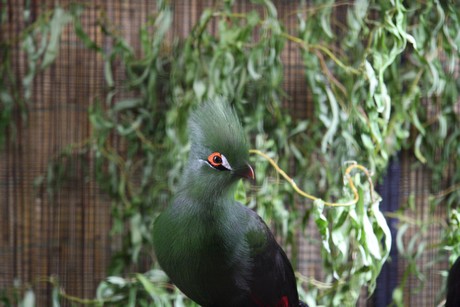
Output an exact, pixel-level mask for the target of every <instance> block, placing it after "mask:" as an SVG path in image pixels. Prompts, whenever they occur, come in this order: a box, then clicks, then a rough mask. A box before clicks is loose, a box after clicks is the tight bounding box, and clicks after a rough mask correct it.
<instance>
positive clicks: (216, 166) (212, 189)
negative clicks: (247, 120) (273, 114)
mask: <svg viewBox="0 0 460 307" xmlns="http://www.w3.org/2000/svg"><path fill="white" fill-rule="evenodd" d="M189 135H190V143H191V148H190V158H189V165H188V167H187V169H186V173H185V174H184V175H185V177H187V178H185V179H186V182H188V184H187V185H188V186H190V187H191V188H194V189H195V190H196V191H197V192H198V193H203V192H204V193H206V194H207V195H212V194H222V193H225V192H226V191H228V190H229V189H230V188H231V187H232V186H234V183H236V182H237V181H238V180H239V179H241V178H246V179H252V180H253V179H254V171H253V169H252V168H251V166H250V165H249V164H248V159H249V153H248V150H249V145H248V141H247V139H246V135H245V133H244V130H243V127H242V126H241V123H240V121H239V120H238V117H237V115H236V113H235V110H234V109H233V108H231V107H230V105H229V104H228V103H227V102H226V101H224V100H223V99H217V100H211V101H208V102H206V103H203V104H202V105H200V106H199V107H198V108H197V109H196V110H194V111H193V112H192V113H191V115H190V118H189Z"/></svg>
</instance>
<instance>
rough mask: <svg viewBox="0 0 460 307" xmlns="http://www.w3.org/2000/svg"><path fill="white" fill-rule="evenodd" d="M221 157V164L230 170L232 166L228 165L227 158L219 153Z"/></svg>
mask: <svg viewBox="0 0 460 307" xmlns="http://www.w3.org/2000/svg"><path fill="white" fill-rule="evenodd" d="M221 158H222V166H224V167H225V168H226V169H228V170H231V169H232V167H231V166H230V163H228V161H227V158H225V156H224V155H221Z"/></svg>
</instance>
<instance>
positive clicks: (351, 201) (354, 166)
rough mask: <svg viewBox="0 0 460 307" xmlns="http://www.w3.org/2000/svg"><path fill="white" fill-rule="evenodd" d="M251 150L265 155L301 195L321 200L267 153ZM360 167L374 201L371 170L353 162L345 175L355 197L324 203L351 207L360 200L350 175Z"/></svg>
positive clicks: (253, 152) (331, 205)
mask: <svg viewBox="0 0 460 307" xmlns="http://www.w3.org/2000/svg"><path fill="white" fill-rule="evenodd" d="M249 152H250V153H251V154H256V155H259V156H261V157H263V158H264V159H265V160H267V161H268V162H269V163H270V164H271V165H272V166H273V168H275V170H276V171H277V172H278V174H280V175H281V176H282V177H283V178H284V179H286V181H287V182H288V183H289V184H290V185H291V186H292V188H293V189H294V191H296V192H297V193H298V194H299V195H301V196H303V197H305V198H308V199H311V200H313V201H316V200H321V199H320V198H318V197H315V196H313V195H310V194H308V193H306V192H304V191H302V190H301V189H300V188H299V187H298V186H297V184H296V183H295V181H294V179H292V178H291V177H289V176H288V175H287V174H286V172H285V171H283V170H282V169H281V168H280V167H279V166H278V164H277V163H276V162H275V161H274V160H273V159H272V158H270V157H269V156H268V155H267V154H265V153H263V152H261V151H260V150H257V149H251V150H249ZM355 168H357V169H359V170H361V171H363V172H364V173H365V174H366V176H367V179H368V181H369V188H370V193H371V199H372V201H373V200H374V196H373V190H374V186H373V184H372V180H371V176H370V174H369V171H368V170H367V169H366V168H365V167H364V166H362V165H359V164H356V163H353V164H351V165H350V166H348V167H347V169H346V170H345V174H344V176H345V177H346V178H347V179H348V184H349V185H350V188H351V190H352V191H353V195H354V197H353V199H352V200H350V201H347V202H344V203H334V202H327V201H322V202H323V203H324V205H326V206H329V207H349V206H353V205H355V204H356V203H357V202H358V200H359V194H358V189H357V188H356V186H355V184H354V183H353V180H352V179H351V176H350V173H351V171H352V170H353V169H355Z"/></svg>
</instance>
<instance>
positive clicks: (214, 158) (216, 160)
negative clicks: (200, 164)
mask: <svg viewBox="0 0 460 307" xmlns="http://www.w3.org/2000/svg"><path fill="white" fill-rule="evenodd" d="M208 162H209V163H210V164H211V165H212V166H214V167H219V166H220V165H222V155H221V154H220V152H213V153H212V154H210V155H209V157H208Z"/></svg>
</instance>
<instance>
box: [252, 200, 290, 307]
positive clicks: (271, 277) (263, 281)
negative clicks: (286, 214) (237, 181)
mask: <svg viewBox="0 0 460 307" xmlns="http://www.w3.org/2000/svg"><path fill="white" fill-rule="evenodd" d="M247 210H248V211H250V212H249V215H250V222H249V224H248V229H247V232H246V239H247V242H248V244H249V248H250V251H251V258H252V263H253V266H252V274H251V280H250V289H251V299H252V300H253V302H254V303H255V304H254V305H256V306H261V307H262V306H264V307H265V306H277V307H282V306H283V307H284V306H285V307H288V306H298V305H299V298H298V293H297V286H296V281H295V275H294V271H293V269H292V266H291V263H290V262H289V259H288V258H287V256H286V254H285V252H284V251H283V249H282V248H281V247H280V246H279V244H278V243H277V242H276V240H275V238H274V236H273V234H272V232H271V231H270V229H269V228H268V226H267V225H266V224H265V222H264V221H263V220H262V219H261V218H260V217H259V216H258V215H257V214H256V213H255V212H254V211H252V210H250V209H247Z"/></svg>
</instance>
